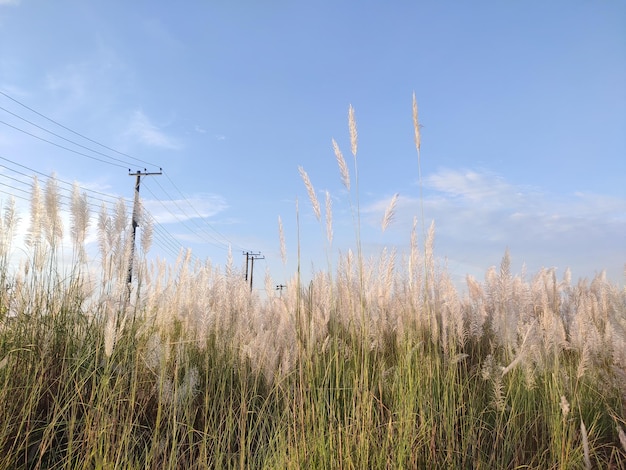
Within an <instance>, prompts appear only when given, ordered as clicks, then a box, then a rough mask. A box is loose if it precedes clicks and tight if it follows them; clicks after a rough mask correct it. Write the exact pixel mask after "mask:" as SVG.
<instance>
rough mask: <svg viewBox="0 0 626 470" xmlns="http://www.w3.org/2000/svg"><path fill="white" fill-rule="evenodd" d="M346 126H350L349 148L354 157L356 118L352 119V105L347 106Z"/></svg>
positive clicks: (356, 135)
mask: <svg viewBox="0 0 626 470" xmlns="http://www.w3.org/2000/svg"><path fill="white" fill-rule="evenodd" d="M348 126H349V127H350V149H351V150H352V155H354V157H355V158H356V151H357V137H358V134H357V131H356V120H355V119H354V108H353V107H352V105H350V107H349V108H348Z"/></svg>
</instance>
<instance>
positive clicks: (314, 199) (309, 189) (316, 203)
mask: <svg viewBox="0 0 626 470" xmlns="http://www.w3.org/2000/svg"><path fill="white" fill-rule="evenodd" d="M298 171H299V172H300V176H301V177H302V181H304V186H305V187H306V191H307V193H309V199H310V200H311V205H312V206H313V212H315V217H316V218H317V220H318V221H320V220H321V219H322V212H321V210H320V203H319V201H318V200H317V195H316V194H315V189H313V185H312V184H311V180H310V179H309V175H308V174H307V172H306V171H305V170H304V168H302V167H301V166H299V167H298Z"/></svg>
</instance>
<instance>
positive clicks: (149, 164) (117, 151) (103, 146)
mask: <svg viewBox="0 0 626 470" xmlns="http://www.w3.org/2000/svg"><path fill="white" fill-rule="evenodd" d="M0 95H3V96H5V97H6V98H8V99H10V100H11V101H13V102H14V103H17V104H19V105H20V106H22V107H23V108H26V109H28V110H29V111H31V112H33V113H35V114H36V115H38V116H40V117H42V118H44V119H46V120H48V121H50V122H51V123H53V124H56V125H57V126H59V127H61V128H62V129H65V130H66V131H68V132H71V133H72V134H74V135H77V136H79V137H82V138H83V139H85V140H88V141H89V142H91V143H94V144H96V145H99V146H100V147H102V148H105V149H107V150H110V151H111V152H114V153H117V154H118V155H122V156H124V157H126V158H130V159H131V160H134V161H136V162H140V163H143V164H145V165H148V166H153V167H159V165H156V164H154V163H151V162H147V161H145V160H141V159H139V158H136V157H133V156H132V155H129V154H127V153H124V152H120V151H119V150H115V149H114V148H111V147H108V146H106V145H104V144H102V143H100V142H98V141H96V140H93V139H90V138H89V137H87V136H85V135H83V134H81V133H80V132H76V131H75V130H73V129H70V128H69V127H67V126H64V125H63V124H61V123H59V122H57V121H55V120H54V119H52V118H49V117H48V116H46V115H44V114H42V113H40V112H39V111H36V110H34V109H33V108H31V107H29V106H27V105H25V104H24V103H22V102H20V101H18V100H16V99H15V98H13V97H12V96H9V95H8V94H6V93H5V92H3V91H2V90H0ZM110 158H112V159H113V157H110ZM127 166H128V165H127ZM131 166H132V165H131Z"/></svg>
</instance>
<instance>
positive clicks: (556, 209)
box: [365, 169, 626, 280]
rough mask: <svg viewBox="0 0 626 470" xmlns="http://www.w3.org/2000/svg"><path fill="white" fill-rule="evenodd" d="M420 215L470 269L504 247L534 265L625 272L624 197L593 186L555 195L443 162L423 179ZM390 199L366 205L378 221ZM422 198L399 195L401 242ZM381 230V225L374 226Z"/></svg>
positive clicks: (444, 248) (445, 249) (446, 250)
mask: <svg viewBox="0 0 626 470" xmlns="http://www.w3.org/2000/svg"><path fill="white" fill-rule="evenodd" d="M424 182H425V188H424V198H423V201H422V202H423V207H424V218H425V219H426V220H425V222H426V224H427V225H428V224H429V223H430V221H431V220H435V224H436V237H435V238H436V246H437V253H438V254H439V255H440V256H445V257H447V258H448V259H449V260H450V261H451V265H456V266H457V267H459V266H462V267H463V269H467V267H468V266H473V267H474V272H472V274H474V275H480V274H481V273H482V272H484V271H485V270H486V268H488V267H489V265H493V264H494V263H496V262H498V261H499V259H500V258H501V256H502V254H503V253H504V250H505V249H506V248H507V247H508V248H510V250H511V255H512V257H513V260H514V261H515V260H516V261H517V262H518V263H519V266H521V264H522V263H526V264H527V265H528V268H529V270H531V271H534V270H537V269H540V268H541V267H542V266H545V267H552V266H554V267H558V268H559V270H560V271H561V272H562V270H564V269H565V268H566V267H571V269H572V271H573V274H574V275H575V276H576V275H579V276H584V277H589V276H591V275H593V273H594V272H595V271H599V270H601V269H605V268H606V269H607V271H608V273H609V275H610V276H612V278H613V279H614V280H619V279H622V278H623V277H622V273H623V266H624V263H625V262H626V242H625V241H624V234H625V233H626V216H625V214H626V199H622V198H618V197H612V196H606V195H601V194H591V193H575V194H570V195H558V194H553V193H550V192H548V191H538V190H537V189H535V188H531V187H525V186H519V185H515V184H512V183H510V182H508V181H506V180H505V179H504V178H502V177H500V176H498V175H494V174H490V173H487V172H479V171H473V170H462V171H461V170H450V169H445V170H441V171H439V172H437V173H434V174H432V175H430V176H428V177H426V178H425V179H424ZM387 203H388V198H386V199H384V200H381V201H377V202H376V203H375V204H372V205H371V206H370V207H369V208H366V209H365V211H367V212H370V213H372V219H371V220H372V223H375V224H376V225H379V220H380V217H382V213H383V211H384V208H385V207H386V205H387ZM420 214H421V203H420V200H419V198H416V197H407V196H401V197H400V199H399V201H398V205H397V216H396V220H395V222H394V224H393V225H394V226H395V227H394V226H392V227H390V229H391V230H395V233H396V235H398V234H399V235H401V236H402V237H403V238H402V240H403V241H402V242H404V241H405V240H406V239H407V237H408V233H407V232H409V231H410V227H411V224H412V220H413V217H414V216H417V217H418V219H420V218H421V215H420ZM379 233H380V232H379Z"/></svg>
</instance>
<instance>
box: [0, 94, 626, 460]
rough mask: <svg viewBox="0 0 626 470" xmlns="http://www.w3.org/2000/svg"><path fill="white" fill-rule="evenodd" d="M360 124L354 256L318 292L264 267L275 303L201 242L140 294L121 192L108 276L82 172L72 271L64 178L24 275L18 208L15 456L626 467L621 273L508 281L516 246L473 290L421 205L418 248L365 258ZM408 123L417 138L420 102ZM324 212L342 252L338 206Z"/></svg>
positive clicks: (3, 348)
mask: <svg viewBox="0 0 626 470" xmlns="http://www.w3.org/2000/svg"><path fill="white" fill-rule="evenodd" d="M349 123H350V126H349V127H350V137H351V153H352V155H353V157H354V165H353V172H354V179H353V180H351V176H350V172H349V165H348V164H347V162H346V161H345V159H344V157H343V155H342V153H341V150H340V149H339V147H338V145H337V144H336V143H335V142H334V141H333V145H334V149H335V154H336V157H337V161H338V164H339V169H340V174H341V178H342V180H343V182H344V184H345V186H346V188H347V189H348V190H349V191H350V197H351V198H354V200H353V201H352V207H353V217H354V225H355V232H356V246H357V248H356V251H355V252H352V251H350V252H348V253H346V254H344V255H342V256H341V257H340V258H339V261H338V263H337V266H336V267H335V268H333V267H332V266H331V265H330V262H329V269H328V270H327V271H326V272H318V273H316V274H315V275H314V277H313V279H312V281H311V282H310V284H309V283H307V285H306V286H303V285H301V283H302V278H301V276H300V272H299V271H300V270H299V269H298V272H297V273H296V274H295V275H294V276H293V278H292V279H291V280H290V281H289V283H288V286H287V289H286V290H285V291H284V294H283V295H282V296H281V297H280V298H279V297H276V296H274V295H273V294H274V293H273V289H272V288H273V285H274V284H273V282H272V280H271V279H269V278H268V279H267V280H266V281H267V282H266V283H267V286H268V295H267V298H266V299H261V298H260V297H259V296H257V295H255V294H251V293H250V292H249V288H248V285H247V283H246V282H245V281H244V280H243V279H242V278H243V276H242V273H241V272H239V270H238V269H236V268H235V267H234V266H233V263H232V260H231V261H230V262H229V263H228V264H227V265H226V266H225V267H223V268H221V267H216V266H213V265H211V264H210V262H204V263H194V262H192V261H191V256H190V253H182V254H181V256H180V259H179V260H178V262H177V264H176V265H175V266H173V267H172V266H168V265H166V264H165V263H163V262H158V261H157V262H153V263H148V261H147V260H146V258H145V255H144V256H141V257H139V259H138V260H137V261H136V263H135V266H134V272H135V273H136V274H135V276H134V278H135V279H136V280H137V282H136V284H135V285H134V286H133V289H132V291H131V292H130V295H129V290H128V286H127V285H126V279H127V273H128V265H127V259H128V252H129V246H130V244H129V237H128V230H127V227H128V220H127V214H126V212H125V208H124V204H123V203H120V205H119V206H118V207H116V208H113V210H112V211H109V210H108V209H107V208H106V207H103V208H102V211H101V213H100V215H99V217H98V227H97V231H98V234H99V243H100V251H101V256H100V263H99V266H100V268H101V273H100V274H99V275H98V276H96V277H94V276H93V273H91V272H90V271H89V269H88V266H89V265H88V264H87V257H86V255H85V249H84V247H85V236H86V233H87V227H88V225H89V220H90V215H89V210H88V204H87V201H86V197H85V196H84V195H81V194H80V192H79V190H78V188H75V192H74V197H73V199H72V202H71V204H70V209H71V215H72V219H71V229H70V233H71V236H72V240H73V245H74V250H73V259H74V263H73V264H72V267H71V269H70V270H69V272H68V271H67V270H66V269H64V268H62V267H61V266H62V265H61V263H59V262H58V257H59V243H60V240H61V237H62V235H63V231H62V224H61V218H60V216H59V211H60V207H61V205H60V202H59V197H58V192H57V190H56V186H55V182H54V179H51V180H50V182H49V183H48V185H47V186H46V188H45V189H44V190H43V191H42V190H41V189H40V188H39V185H38V183H37V180H35V183H34V185H33V192H32V208H31V223H30V229H29V233H28V236H27V240H26V241H27V246H28V253H27V255H28V256H27V257H26V258H25V261H23V262H22V264H21V265H20V267H19V268H18V269H13V268H12V264H11V254H12V252H13V250H12V243H13V241H14V237H13V231H14V230H13V229H14V227H15V226H16V225H15V224H16V215H15V208H14V206H13V204H12V203H9V204H6V205H5V206H4V208H3V217H2V218H1V221H2V227H0V228H1V230H0V234H1V235H0V236H1V237H2V238H1V239H0V281H1V286H2V288H1V290H0V468H2V469H31V468H33V469H34V468H42V469H43V468H67V469H82V468H93V469H113V468H129V469H132V468H137V469H139V468H141V469H143V468H154V469H174V468H185V469H196V468H197V469H205V468H242V469H243V468H259V469H266V468H267V469H270V468H277V469H278V468H280V469H285V468H359V469H360V468H442V469H448V468H467V469H474V468H476V469H480V468H484V469H494V468H504V469H514V468H541V469H546V468H555V469H556V468H559V469H561V468H563V469H565V468H626V463H625V462H626V434H625V433H624V429H625V428H626V413H625V411H626V288H624V287H619V286H617V285H614V284H612V283H610V282H608V281H607V280H606V279H605V278H604V277H603V275H598V276H597V277H596V278H594V279H593V280H591V282H587V281H585V280H581V281H579V282H578V283H575V284H572V282H571V280H570V276H569V274H567V273H566V275H565V277H564V278H563V279H561V280H559V279H557V278H556V276H555V271H554V270H552V269H544V270H542V271H540V272H539V273H537V274H535V275H534V276H531V277H530V278H527V277H526V276H525V275H514V274H512V273H511V272H510V267H509V264H510V263H509V256H508V253H505V255H504V257H503V259H502V263H501V266H500V269H499V270H496V269H495V268H492V269H490V270H488V271H487V273H486V276H485V279H484V281H482V282H479V281H477V280H476V279H473V278H472V277H468V278H467V294H463V295H461V294H459V293H458V292H457V290H456V289H455V287H454V285H453V283H452V282H451V280H450V278H449V276H448V274H447V272H446V270H445V269H442V268H441V267H440V266H438V265H437V263H436V262H435V257H434V254H433V248H432V247H433V238H434V226H432V225H431V227H430V229H428V230H427V229H426V227H425V224H424V220H423V216H422V218H421V224H420V223H418V222H419V221H418V220H417V219H416V221H415V223H414V228H413V232H412V234H411V243H410V251H409V252H408V253H407V254H406V256H404V257H401V259H398V258H400V257H399V256H398V255H397V253H396V252H395V251H394V250H383V251H382V253H380V255H379V256H378V257H377V258H376V259H366V258H365V257H364V256H363V254H362V252H361V249H360V239H359V225H360V222H359V209H358V207H359V203H358V177H357V175H358V173H357V167H356V164H357V159H356V155H357V133H356V124H355V121H354V112H353V110H352V108H350V113H349ZM414 124H415V133H416V139H415V142H416V147H417V150H418V152H419V150H420V149H419V146H420V137H419V124H418V122H417V106H416V105H415V102H414ZM300 172H301V176H302V178H303V180H304V183H305V186H306V188H307V190H308V193H309V197H310V199H311V202H312V205H313V210H314V212H315V215H316V217H317V218H318V220H320V222H321V209H320V205H319V202H318V201H317V195H316V192H315V191H314V189H313V185H312V184H311V182H310V180H309V178H308V175H307V174H306V172H305V171H304V169H301V171H300ZM351 182H353V183H354V184H353V185H352V186H354V187H353V188H352V189H351ZM396 200H397V199H396V198H394V199H392V202H391V204H390V207H389V209H388V211H387V213H386V214H385V217H384V220H383V224H382V225H383V229H384V228H386V227H387V225H388V224H389V223H390V221H391V220H392V218H393V213H394V206H395V201H396ZM324 223H325V228H326V230H325V232H326V236H327V242H326V243H327V246H328V249H329V250H330V249H331V247H332V215H331V212H330V202H329V200H327V204H326V218H325V221H324ZM420 225H421V228H423V230H422V234H423V235H424V237H423V238H424V243H423V249H422V248H420V247H419V246H418V242H417V239H418V231H420V230H419V228H420ZM279 226H280V232H281V234H280V239H281V252H283V253H285V252H286V250H285V247H284V242H282V240H284V237H283V236H282V223H280V220H279ZM149 245H150V228H149V226H148V227H147V229H146V230H144V231H143V240H142V250H141V252H142V253H144V254H145V252H147V250H148V248H149Z"/></svg>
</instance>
